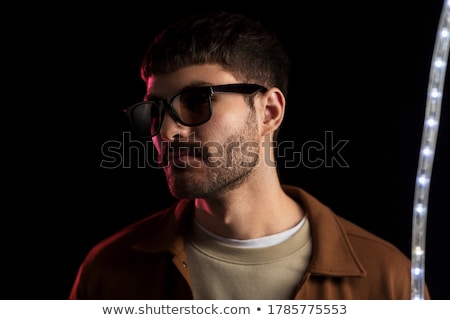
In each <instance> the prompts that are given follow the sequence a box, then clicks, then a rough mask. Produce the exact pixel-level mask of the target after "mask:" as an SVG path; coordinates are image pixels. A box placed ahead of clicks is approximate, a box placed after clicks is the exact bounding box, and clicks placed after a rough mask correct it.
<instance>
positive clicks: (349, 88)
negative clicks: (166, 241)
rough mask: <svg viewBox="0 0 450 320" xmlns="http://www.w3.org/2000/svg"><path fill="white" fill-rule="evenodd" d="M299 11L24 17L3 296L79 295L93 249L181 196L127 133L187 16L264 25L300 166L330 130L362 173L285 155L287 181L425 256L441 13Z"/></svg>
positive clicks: (71, 12) (447, 266)
mask: <svg viewBox="0 0 450 320" xmlns="http://www.w3.org/2000/svg"><path fill="white" fill-rule="evenodd" d="M288 3H289V2H285V1H277V2H275V3H273V4H269V5H264V4H263V3H262V2H261V3H259V2H246V9H243V8H241V5H243V2H242V1H241V2H227V3H226V4H225V3H224V2H222V3H217V4H216V3H209V4H207V5H205V4H201V5H200V4H195V3H192V2H191V3H186V4H175V3H167V4H164V3H157V4H155V3H153V4H152V3H151V2H148V3H146V4H144V5H142V4H141V5H140V6H133V5H130V4H129V3H125V2H123V3H120V2H119V3H117V4H115V5H110V4H108V5H104V6H103V7H102V6H100V7H96V8H93V7H91V6H88V5H80V4H79V3H78V4H66V5H65V6H64V7H55V6H52V7H48V8H47V7H45V6H42V5H40V7H39V8H31V7H28V8H26V10H24V8H18V13H19V14H18V15H17V16H18V18H17V19H16V22H15V23H14V24H12V25H11V28H13V29H14V30H16V31H17V32H18V31H19V30H20V34H17V35H15V36H11V39H10V40H11V45H10V46H8V47H7V50H6V51H11V52H14V54H13V55H12V56H13V57H14V58H16V59H17V58H18V60H13V59H12V60H11V61H15V62H18V63H17V64H14V66H15V67H14V68H16V69H14V68H13V70H12V71H13V73H12V75H11V78H10V79H9V80H10V81H9V83H13V84H18V86H16V90H11V92H10V93H12V94H13V95H14V97H13V98H14V99H15V101H18V102H20V103H17V102H16V103H13V104H12V105H11V104H10V103H8V105H9V106H10V108H9V109H8V112H11V113H12V114H9V113H7V115H5V116H4V122H5V127H6V128H9V129H8V131H7V132H8V134H7V135H5V137H6V138H7V139H6V140H8V142H5V145H4V146H5V150H7V151H8V156H5V159H4V160H12V161H11V163H8V165H5V166H4V168H5V171H6V173H5V180H4V181H5V185H6V186H7V191H6V192H4V199H5V204H6V203H10V205H9V206H6V205H5V215H4V219H3V221H4V224H3V228H2V229H3V234H2V238H4V240H3V241H2V247H3V248H4V249H3V252H4V255H5V258H6V259H5V260H4V261H6V263H3V267H2V270H4V271H5V275H6V277H5V279H4V280H3V284H2V290H1V293H2V298H5V299H65V298H66V297H67V296H68V294H69V290H70V287H71V285H72V282H73V280H74V278H75V275H76V272H77V268H78V266H79V264H80V263H81V262H82V259H83V258H84V256H85V255H86V254H87V252H88V250H89V249H90V248H91V247H92V246H93V245H94V244H96V243H97V242H98V241H100V240H102V239H103V238H104V237H106V236H108V235H110V234H111V233H113V232H115V231H118V230H119V229H121V228H122V227H124V226H126V225H128V224H129V223H132V222H134V221H136V220H139V219H141V218H143V217H145V216H147V215H149V214H151V213H152V212H154V211H157V210H159V209H162V208H164V207H166V206H167V205H168V204H170V203H172V202H173V201H174V200H173V199H172V198H171V197H170V195H169V193H168V190H167V187H166V184H165V179H164V177H163V173H162V171H161V170H159V169H153V168H149V167H148V166H147V167H146V168H141V167H139V165H138V162H137V161H136V159H138V158H136V157H139V156H136V154H134V155H133V153H132V154H131V155H127V154H126V153H127V152H128V151H129V150H131V149H132V146H133V145H140V144H142V143H145V142H143V141H140V140H138V139H137V137H136V136H134V135H133V133H131V135H130V136H127V134H129V132H130V127H129V125H128V123H127V122H126V119H125V118H124V115H123V112H122V110H123V108H124V107H126V106H128V105H130V104H132V103H134V102H137V101H139V100H140V99H141V98H142V96H143V95H144V83H143V82H142V81H141V79H140V77H139V64H140V59H141V57H142V55H143V52H144V50H145V49H146V47H147V45H148V43H149V42H150V40H151V39H152V38H153V37H154V36H155V35H156V34H157V33H158V32H159V31H160V30H161V29H162V28H163V27H164V26H165V25H166V24H167V23H169V22H172V21H174V20H176V19H177V18H179V17H180V16H182V15H185V14H187V13H193V12H199V11H206V10H215V9H230V10H233V11H240V12H243V13H246V14H248V15H250V16H253V17H255V18H257V19H260V20H262V21H263V22H264V23H265V24H266V25H267V26H268V27H270V28H271V29H273V30H274V31H276V32H278V33H279V34H280V36H281V38H282V41H283V42H284V43H285V44H286V46H287V48H288V50H289V52H290V54H291V56H292V59H293V66H292V79H291V88H290V94H289V97H288V109H287V114H286V120H285V124H284V125H283V129H282V131H281V136H280V139H281V140H286V141H293V143H294V144H293V146H294V150H290V151H287V152H288V153H289V152H290V153H291V156H293V153H292V152H298V151H301V146H303V145H305V144H307V143H308V142H309V141H320V142H324V139H325V136H326V134H327V132H328V133H329V132H331V133H332V135H333V139H334V140H335V142H336V141H339V140H342V141H344V140H345V141H348V143H347V144H346V146H345V147H344V148H343V149H342V152H341V155H342V156H343V158H344V159H345V161H346V163H347V164H348V167H342V166H337V165H333V166H331V167H325V166H321V167H319V168H315V169H312V168H307V167H306V166H303V165H298V166H296V167H292V165H286V163H285V162H282V161H281V162H280V163H281V164H282V165H281V167H280V175H281V178H282V181H283V182H285V183H289V184H295V185H298V186H301V187H302V188H304V189H306V190H307V191H309V192H311V193H312V194H313V195H315V196H316V197H317V198H319V200H321V201H323V202H324V203H326V204H327V205H329V206H330V207H331V208H332V209H333V210H334V211H335V212H336V213H338V214H340V215H342V216H344V217H346V218H348V219H349V220H352V221H354V222H356V223H357V224H359V225H361V226H363V227H365V228H366V229H368V230H370V231H372V232H373V233H375V234H377V235H380V236H381V237H383V238H385V239H387V240H389V241H390V242H392V243H393V244H395V245H396V246H398V247H399V248H400V249H401V250H402V251H403V252H405V254H407V255H410V246H411V227H412V204H413V195H414V187H415V175H416V171H417V160H418V150H419V146H420V140H421V132H422V125H423V116H424V111H425V102H426V93H427V85H428V75H429V70H430V61H431V56H432V52H433V46H434V41H435V35H436V28H437V24H438V20H439V16H440V13H441V6H442V5H441V3H440V2H439V1H436V0H435V1H424V0H422V1H420V2H415V3H412V2H411V1H395V4H393V3H394V1H381V2H355V3H352V4H349V3H336V2H331V1H330V3H326V2H318V3H316V4H314V3H311V2H309V1H308V2H300V3H298V4H295V5H294V3H292V4H291V3H289V4H288ZM35 10H36V11H35ZM15 13H17V12H15ZM19 26H20V28H19ZM24 27H25V28H24ZM447 78H448V76H447ZM17 87H18V88H17ZM444 94H445V96H444V100H443V105H442V114H441V123H440V132H439V136H438V144H437V152H436V156H435V161H434V167H433V168H434V170H433V175H432V184H431V189H430V202H429V216H428V223H427V248H426V278H427V282H428V285H429V287H430V290H431V294H432V297H433V298H435V299H449V298H450V295H449V293H448V290H447V287H448V285H449V284H450V275H449V273H450V272H449V270H450V261H449V260H450V258H449V253H448V252H449V251H448V246H449V244H450V243H449V240H448V237H447V234H446V232H447V230H448V229H449V227H450V223H449V222H450V218H449V217H450V209H449V208H450V206H449V204H448V197H449V195H450V192H449V191H450V183H449V179H450V174H449V168H448V167H449V166H448V164H449V163H450V162H449V161H450V159H449V155H448V146H449V143H450V142H449V136H450V135H449V132H450V129H449V128H450V110H449V109H450V108H449V107H450V106H449V100H448V98H446V96H448V94H449V92H448V91H444ZM13 101H14V100H13ZM11 107H12V108H11ZM17 119H21V122H20V121H16V120H17ZM124 135H125V138H124ZM127 137H128V138H127ZM11 141H12V143H11ZM111 142H113V143H119V142H121V143H123V144H122V145H123V146H124V150H125V151H126V153H123V155H124V158H123V160H124V162H123V165H122V166H120V167H117V168H114V169H111V168H110V169H106V168H102V166H101V163H102V161H103V160H107V159H106V158H105V155H104V154H102V145H103V144H105V143H111ZM147 147H148V149H147V150H148V151H149V152H151V151H150V150H151V148H152V145H151V144H149V145H148V146H147ZM139 159H141V158H139ZM141 160H142V159H141ZM281 160H283V159H281ZM289 166H291V167H290V168H288V167H289ZM11 177H12V179H10V178H11Z"/></svg>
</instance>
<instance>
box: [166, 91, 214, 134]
mask: <svg viewBox="0 0 450 320" xmlns="http://www.w3.org/2000/svg"><path fill="white" fill-rule="evenodd" d="M210 96H211V94H210V90H209V89H206V90H205V88H195V89H191V90H186V91H184V92H182V93H181V94H180V95H178V96H176V97H175V99H173V101H172V106H173V109H174V111H175V112H176V116H177V117H178V118H179V119H180V120H181V121H182V122H184V123H185V124H187V125H190V126H196V125H199V124H202V123H204V122H206V121H208V119H209V117H210V105H209V103H210Z"/></svg>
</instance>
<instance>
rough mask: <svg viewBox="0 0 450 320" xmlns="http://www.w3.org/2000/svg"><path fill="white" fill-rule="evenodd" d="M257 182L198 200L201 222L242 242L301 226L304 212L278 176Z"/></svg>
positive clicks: (197, 215) (218, 232)
mask: <svg viewBox="0 0 450 320" xmlns="http://www.w3.org/2000/svg"><path fill="white" fill-rule="evenodd" d="M255 180H256V179H250V181H248V182H247V183H245V184H244V185H242V186H240V187H238V188H236V189H234V190H231V191H228V192H227V193H226V194H223V195H221V196H220V197H214V198H208V199H200V198H198V199H196V201H195V206H196V210H195V217H196V219H197V220H198V222H199V223H200V224H201V225H202V226H203V227H205V228H206V229H208V230H209V231H211V232H213V233H216V234H218V235H220V236H222V237H227V238H233V239H241V240H244V239H254V238H258V237H263V236H267V235H271V234H276V233H279V232H282V231H285V230H287V229H289V228H292V227H293V226H295V225H296V224H297V223H299V221H300V220H301V219H302V218H303V217H304V212H303V210H302V208H301V207H300V205H299V204H298V203H296V202H295V201H294V200H293V199H291V198H290V197H288V196H287V195H286V194H285V193H284V191H283V189H282V188H281V185H280V182H279V180H278V177H277V176H276V174H275V175H273V176H271V177H269V178H265V179H264V180H263V181H258V182H257V181H255Z"/></svg>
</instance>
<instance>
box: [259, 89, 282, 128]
mask: <svg viewBox="0 0 450 320" xmlns="http://www.w3.org/2000/svg"><path fill="white" fill-rule="evenodd" d="M264 95H265V97H266V100H265V102H266V103H265V107H264V112H263V122H262V127H261V129H262V135H264V136H265V135H267V134H269V133H272V132H274V131H275V130H276V129H277V128H278V127H279V126H280V125H281V122H282V121H283V117H284V110H285V107H286V99H285V97H284V94H283V93H282V92H281V91H280V89H278V88H275V87H273V88H270V89H269V90H268V91H267V92H266V93H265V94H264Z"/></svg>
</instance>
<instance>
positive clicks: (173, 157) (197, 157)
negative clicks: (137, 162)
mask: <svg viewBox="0 0 450 320" xmlns="http://www.w3.org/2000/svg"><path fill="white" fill-rule="evenodd" d="M203 151H204V150H203V149H202V148H201V147H200V144H199V143H172V144H168V145H167V146H166V147H165V148H164V149H163V150H162V153H161V159H162V164H164V165H168V164H169V163H174V164H184V163H186V162H197V163H198V162H199V161H202V160H204V156H205V154H204V152H203Z"/></svg>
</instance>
